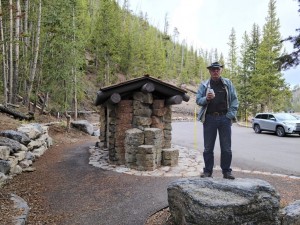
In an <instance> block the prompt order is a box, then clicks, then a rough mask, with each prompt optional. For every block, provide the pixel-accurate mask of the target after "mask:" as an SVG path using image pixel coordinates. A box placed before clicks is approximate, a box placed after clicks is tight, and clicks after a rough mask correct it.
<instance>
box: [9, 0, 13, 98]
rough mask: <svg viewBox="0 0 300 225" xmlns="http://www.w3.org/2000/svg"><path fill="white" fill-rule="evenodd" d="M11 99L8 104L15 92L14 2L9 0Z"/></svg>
mask: <svg viewBox="0 0 300 225" xmlns="http://www.w3.org/2000/svg"><path fill="white" fill-rule="evenodd" d="M9 24H10V27H9V77H8V81H9V97H8V102H9V103H12V91H13V28H14V25H13V4H12V0H9Z"/></svg>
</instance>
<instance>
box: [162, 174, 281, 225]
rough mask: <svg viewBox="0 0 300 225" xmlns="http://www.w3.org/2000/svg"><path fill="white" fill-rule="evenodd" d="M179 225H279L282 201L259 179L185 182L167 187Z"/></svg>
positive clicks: (172, 212)
mask: <svg viewBox="0 0 300 225" xmlns="http://www.w3.org/2000/svg"><path fill="white" fill-rule="evenodd" d="M168 202H169V207H170V212H171V214H172V217H173V218H174V220H175V224H177V225H182V224H185V225H215V224H222V225H235V224H236V225H241V224H243V225H252V224H256V225H276V224H279V221H278V211H279V202H280V197H279V195H278V193H277V192H276V191H275V189H274V188H273V187H272V186H271V185H270V184H269V183H267V182H266V181H263V180H259V179H241V178H238V179H235V180H226V179H222V178H217V179H212V178H205V179H200V178H190V179H188V178H186V179H180V180H177V181H174V182H172V183H171V184H170V185H169V186H168Z"/></svg>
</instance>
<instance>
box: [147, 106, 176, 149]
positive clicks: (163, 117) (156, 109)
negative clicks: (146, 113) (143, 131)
mask: <svg viewBox="0 0 300 225" xmlns="http://www.w3.org/2000/svg"><path fill="white" fill-rule="evenodd" d="M152 108H153V113H152V125H151V127H155V128H160V129H162V130H163V136H164V138H163V146H162V147H163V148H170V147H171V140H172V135H171V130H172V126H171V123H172V108H171V106H165V100H154V101H153V105H152Z"/></svg>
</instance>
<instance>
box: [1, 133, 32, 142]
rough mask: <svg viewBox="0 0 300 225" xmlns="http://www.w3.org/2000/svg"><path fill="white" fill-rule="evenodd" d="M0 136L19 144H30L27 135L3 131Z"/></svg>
mask: <svg viewBox="0 0 300 225" xmlns="http://www.w3.org/2000/svg"><path fill="white" fill-rule="evenodd" d="M0 136H2V137H7V138H10V139H13V140H15V141H17V142H20V143H21V144H23V145H25V146H26V145H27V144H28V143H29V142H30V138H29V137H28V135H27V134H25V133H23V132H19V131H15V130H5V131H1V132H0Z"/></svg>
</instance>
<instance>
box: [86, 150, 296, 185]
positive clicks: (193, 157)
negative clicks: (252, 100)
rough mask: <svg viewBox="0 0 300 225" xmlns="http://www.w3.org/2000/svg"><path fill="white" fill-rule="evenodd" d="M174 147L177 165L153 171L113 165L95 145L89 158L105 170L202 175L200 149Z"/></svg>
mask: <svg viewBox="0 0 300 225" xmlns="http://www.w3.org/2000/svg"><path fill="white" fill-rule="evenodd" d="M172 148H175V149H178V150H179V158H178V165H177V166H173V167H170V166H161V167H159V168H157V169H156V170H153V171H138V170H135V169H130V168H128V167H126V166H125V165H112V164H110V163H109V158H108V150H105V149H100V148H98V147H95V146H91V147H90V148H89V152H90V154H91V156H90V158H89V164H90V165H92V166H94V167H97V168H101V169H104V170H110V171H115V172H118V173H125V174H130V175H136V176H156V177H194V176H200V172H201V171H202V169H203V167H204V162H203V159H202V154H201V152H200V151H197V150H194V149H188V148H186V147H182V146H178V145H172ZM232 169H233V171H235V172H242V173H249V174H260V175H267V176H277V177H286V178H291V179H296V180H300V177H297V176H289V175H285V174H278V173H271V172H261V171H251V170H242V169H240V168H236V167H235V168H232ZM214 170H218V171H220V170H221V168H220V167H219V166H217V167H215V168H214Z"/></svg>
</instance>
